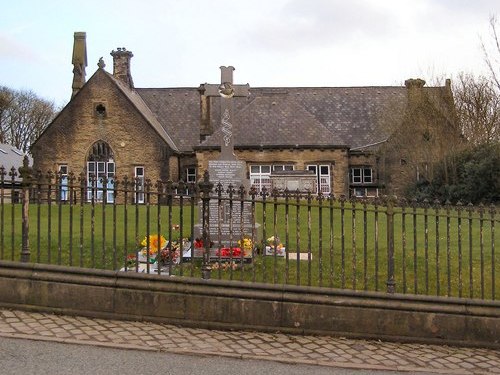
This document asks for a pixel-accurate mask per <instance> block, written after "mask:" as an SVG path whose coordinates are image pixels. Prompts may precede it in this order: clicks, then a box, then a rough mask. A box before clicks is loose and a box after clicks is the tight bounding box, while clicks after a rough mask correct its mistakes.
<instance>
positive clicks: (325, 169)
mask: <svg viewBox="0 0 500 375" xmlns="http://www.w3.org/2000/svg"><path fill="white" fill-rule="evenodd" d="M320 174H322V175H329V174H330V168H329V167H328V165H322V166H321V167H320Z"/></svg>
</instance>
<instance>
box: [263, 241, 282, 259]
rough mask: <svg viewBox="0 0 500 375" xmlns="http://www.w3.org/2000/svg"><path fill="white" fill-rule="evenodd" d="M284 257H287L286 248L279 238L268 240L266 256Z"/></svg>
mask: <svg viewBox="0 0 500 375" xmlns="http://www.w3.org/2000/svg"><path fill="white" fill-rule="evenodd" d="M275 253H276V255H277V256H279V257H283V256H285V247H284V246H283V244H282V243H281V241H280V239H279V237H274V236H271V237H269V238H268V239H267V240H266V253H265V255H274V254H275Z"/></svg>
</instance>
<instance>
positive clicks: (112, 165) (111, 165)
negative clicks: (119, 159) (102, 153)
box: [108, 163, 115, 173]
mask: <svg viewBox="0 0 500 375" xmlns="http://www.w3.org/2000/svg"><path fill="white" fill-rule="evenodd" d="M108 173H115V163H108Z"/></svg>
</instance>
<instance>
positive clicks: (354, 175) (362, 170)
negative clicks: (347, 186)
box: [351, 167, 373, 184]
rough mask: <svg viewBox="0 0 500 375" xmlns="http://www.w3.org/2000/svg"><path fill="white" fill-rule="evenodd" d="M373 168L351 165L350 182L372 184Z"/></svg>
mask: <svg viewBox="0 0 500 375" xmlns="http://www.w3.org/2000/svg"><path fill="white" fill-rule="evenodd" d="M372 183H373V168H370V167H351V184H372Z"/></svg>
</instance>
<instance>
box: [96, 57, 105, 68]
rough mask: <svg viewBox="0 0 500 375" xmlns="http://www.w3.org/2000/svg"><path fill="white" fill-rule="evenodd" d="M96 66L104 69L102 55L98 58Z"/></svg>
mask: <svg viewBox="0 0 500 375" xmlns="http://www.w3.org/2000/svg"><path fill="white" fill-rule="evenodd" d="M97 66H98V67H99V69H104V68H105V67H106V64H105V63H104V60H103V59H102V57H100V58H99V62H98V63H97Z"/></svg>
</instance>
